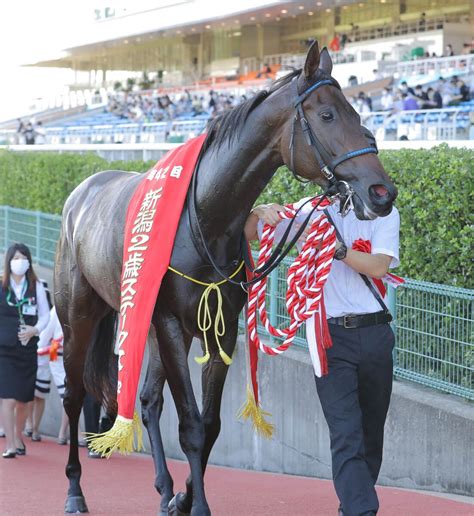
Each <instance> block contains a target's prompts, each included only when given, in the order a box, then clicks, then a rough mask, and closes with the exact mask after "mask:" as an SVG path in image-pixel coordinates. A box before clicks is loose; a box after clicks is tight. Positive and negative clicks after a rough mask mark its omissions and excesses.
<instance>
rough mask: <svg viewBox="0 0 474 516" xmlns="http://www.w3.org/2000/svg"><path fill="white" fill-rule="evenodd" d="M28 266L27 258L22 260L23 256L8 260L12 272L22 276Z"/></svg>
mask: <svg viewBox="0 0 474 516" xmlns="http://www.w3.org/2000/svg"><path fill="white" fill-rule="evenodd" d="M29 268H30V262H29V261H28V260H24V259H23V258H20V259H19V260H11V261H10V270H11V271H12V272H13V274H17V275H18V276H23V274H25V272H26V271H27V270H28V269H29Z"/></svg>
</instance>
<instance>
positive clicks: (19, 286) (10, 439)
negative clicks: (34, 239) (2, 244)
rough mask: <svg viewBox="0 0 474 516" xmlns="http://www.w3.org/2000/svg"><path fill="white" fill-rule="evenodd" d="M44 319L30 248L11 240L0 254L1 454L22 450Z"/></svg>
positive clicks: (43, 303)
mask: <svg viewBox="0 0 474 516" xmlns="http://www.w3.org/2000/svg"><path fill="white" fill-rule="evenodd" d="M48 321H49V306H48V301H47V299H46V293H45V289H44V287H43V285H42V284H41V283H40V282H39V281H38V278H37V277H36V274H35V272H34V270H33V264H32V260H31V253H30V250H29V249H28V247H26V245H24V244H13V245H12V246H11V247H10V248H9V249H8V251H7V252H6V255H5V267H4V274H3V278H2V280H1V285H0V399H1V400H2V403H1V405H2V415H3V425H4V429H5V437H6V450H5V452H4V453H3V457H4V458H6V459H10V458H14V457H16V455H25V453H26V450H25V445H24V443H23V441H22V438H21V432H22V430H23V428H24V426H25V419H26V404H27V403H28V402H29V401H32V400H33V398H34V391H35V379H36V368H37V354H36V351H37V347H38V346H37V344H38V335H39V333H40V332H41V331H42V330H43V329H44V328H45V327H46V325H47V324H48Z"/></svg>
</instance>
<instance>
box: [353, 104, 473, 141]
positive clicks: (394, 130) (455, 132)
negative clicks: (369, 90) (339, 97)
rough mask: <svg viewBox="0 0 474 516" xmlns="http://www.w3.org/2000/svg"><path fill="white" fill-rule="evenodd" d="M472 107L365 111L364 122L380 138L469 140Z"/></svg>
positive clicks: (362, 114) (363, 114) (381, 139)
mask: <svg viewBox="0 0 474 516" xmlns="http://www.w3.org/2000/svg"><path fill="white" fill-rule="evenodd" d="M471 112H472V108H471V107H469V106H466V107H462V108H446V109H423V110H413V111H400V112H399V113H391V112H387V111H373V112H371V113H361V118H362V123H363V124H364V125H365V126H366V127H368V128H369V129H370V130H371V131H372V132H373V133H374V134H375V136H376V138H377V140H378V141H384V140H398V139H400V138H401V137H403V136H406V137H407V138H408V140H433V141H437V142H439V141H443V140H467V139H469V137H470V128H471V119H470V115H471Z"/></svg>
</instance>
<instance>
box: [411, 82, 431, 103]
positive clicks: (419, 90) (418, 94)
mask: <svg viewBox="0 0 474 516" xmlns="http://www.w3.org/2000/svg"><path fill="white" fill-rule="evenodd" d="M413 97H414V98H415V100H416V101H417V102H418V105H419V106H420V109H424V107H423V104H424V102H425V101H426V100H428V95H427V94H426V92H424V91H423V87H422V86H421V84H417V85H416V86H415V94H414V95H413Z"/></svg>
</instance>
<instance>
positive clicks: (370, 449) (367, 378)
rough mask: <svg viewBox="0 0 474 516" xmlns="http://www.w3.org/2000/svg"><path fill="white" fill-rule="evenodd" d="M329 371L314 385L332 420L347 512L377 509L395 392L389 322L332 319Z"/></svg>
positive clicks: (349, 515)
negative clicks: (354, 323) (352, 325)
mask: <svg viewBox="0 0 474 516" xmlns="http://www.w3.org/2000/svg"><path fill="white" fill-rule="evenodd" d="M329 331H330V333H331V337H332V341H333V345H332V348H330V349H328V350H327V357H328V364H329V374H328V375H327V376H324V377H323V378H316V387H317V390H318V395H319V399H320V401H321V405H322V408H323V412H324V416H325V418H326V421H327V423H328V426H329V434H330V438H331V455H332V474H333V481H334V486H335V489H336V493H337V496H338V497H339V500H340V502H341V506H342V509H343V511H344V515H345V516H362V515H369V514H373V513H376V512H377V510H378V508H379V502H378V498H377V493H376V492H375V483H376V481H377V477H378V474H379V471H380V466H381V464H382V449H383V434H384V425H385V419H386V416H387V411H388V406H389V403H390V395H391V393H392V375H393V360H392V350H393V346H394V344H395V338H394V335H393V332H392V329H391V328H390V326H389V324H379V325H377V326H370V327H367V328H356V329H346V328H343V327H341V326H336V325H333V324H329Z"/></svg>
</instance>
